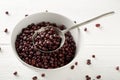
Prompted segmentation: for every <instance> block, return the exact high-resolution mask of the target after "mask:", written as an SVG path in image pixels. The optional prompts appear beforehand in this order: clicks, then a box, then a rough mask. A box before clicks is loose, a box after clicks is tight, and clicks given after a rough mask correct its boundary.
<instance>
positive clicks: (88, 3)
mask: <svg viewBox="0 0 120 80" xmlns="http://www.w3.org/2000/svg"><path fill="white" fill-rule="evenodd" d="M45 10H48V11H50V12H55V13H59V14H62V15H64V16H67V17H69V18H71V19H72V20H73V21H74V20H76V21H77V22H82V21H85V20H87V19H89V18H92V17H94V16H97V15H99V14H101V13H104V12H108V11H113V10H114V11H115V12H116V13H115V14H114V15H112V16H108V17H105V18H103V19H99V20H96V21H94V22H92V23H90V24H88V25H85V26H83V27H82V28H81V31H82V33H83V34H82V36H84V38H82V39H83V41H84V44H83V46H84V48H83V50H82V51H81V53H80V55H79V58H78V59H77V61H78V62H79V65H78V66H77V67H76V68H75V70H73V71H71V70H70V69H69V68H68V69H66V71H65V70H61V71H54V72H52V73H51V72H50V73H46V77H45V78H41V76H40V75H41V73H43V72H44V71H41V72H39V73H38V72H36V71H33V70H31V69H30V68H27V67H26V66H24V65H23V64H21V63H20V62H19V61H18V60H17V59H16V57H15V55H14V53H13V51H12V48H11V45H10V38H11V33H12V30H13V28H14V27H15V25H16V24H17V23H18V22H19V21H20V20H21V19H23V18H24V16H25V14H28V15H30V14H33V13H36V12H43V11H45ZM5 11H9V13H10V16H7V15H5ZM96 23H100V24H101V28H96V27H95V24H96ZM85 27H87V28H88V32H84V28H85ZM5 28H8V31H9V33H8V34H6V33H4V29H5ZM119 35H120V0H0V47H1V48H2V51H1V52H0V80H32V77H33V76H34V75H36V76H38V78H39V80H85V75H87V74H88V75H90V76H91V77H92V79H95V77H96V75H99V74H100V75H102V78H101V80H120V71H116V70H115V67H116V66H120V36H119ZM92 54H95V55H96V59H93V58H91V55H92ZM87 59H91V60H92V65H90V66H88V65H86V60H87ZM14 71H17V72H18V75H19V76H18V77H15V76H14V75H13V72H14ZM44 73H45V72H44Z"/></svg>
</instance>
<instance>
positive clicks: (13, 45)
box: [11, 12, 81, 71]
mask: <svg viewBox="0 0 120 80" xmlns="http://www.w3.org/2000/svg"><path fill="white" fill-rule="evenodd" d="M40 14H54V15H58V16H61V17H64V18H66V19H68V20H69V21H71V22H72V24H75V23H74V21H72V20H71V19H69V18H68V17H66V16H63V15H61V14H58V13H53V12H38V13H34V14H31V15H29V16H27V17H25V18H23V19H22V20H20V21H19V22H18V23H17V24H16V25H15V27H14V28H13V31H12V34H11V46H12V50H13V52H14V54H15V56H16V57H17V59H18V60H19V61H20V62H21V63H22V64H23V65H25V66H27V67H29V68H31V69H34V70H36V71H38V70H59V69H63V68H65V67H67V66H69V65H70V64H71V63H72V62H73V61H74V60H75V58H76V56H77V55H78V53H79V51H78V50H77V51H78V52H77V53H76V54H75V56H74V58H73V59H72V60H71V61H70V62H69V63H68V64H66V65H64V66H61V67H57V68H48V69H45V68H38V67H35V66H32V65H30V64H27V63H26V62H24V61H23V60H22V59H21V58H20V57H19V56H18V54H17V51H16V48H15V44H12V43H13V42H12V40H13V39H12V36H13V34H14V30H15V29H16V28H17V26H18V25H19V24H20V23H21V22H22V21H24V20H25V19H27V18H30V17H32V16H35V15H40ZM77 31H78V34H79V35H78V40H77V42H78V46H77V44H76V46H77V47H78V49H79V47H80V42H81V41H80V36H81V31H80V29H79V28H77Z"/></svg>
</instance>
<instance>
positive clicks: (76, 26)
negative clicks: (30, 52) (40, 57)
mask: <svg viewBox="0 0 120 80" xmlns="http://www.w3.org/2000/svg"><path fill="white" fill-rule="evenodd" d="M113 13H115V12H114V11H111V12H107V13H104V14H101V15H99V16H97V17H94V18H92V19H89V20H87V21H84V22H82V23H79V24H76V25H74V26H72V27H70V28H67V29H65V30H63V31H61V30H60V29H59V28H56V27H54V29H55V30H56V32H57V33H58V34H59V36H60V37H61V38H62V40H61V44H60V46H59V47H58V48H57V49H55V50H52V51H43V50H41V49H39V50H40V51H41V52H45V53H50V52H54V51H57V50H58V49H60V48H61V47H62V46H63V44H64V42H65V33H66V32H68V31H70V30H72V29H75V28H78V27H80V26H83V25H85V24H88V23H90V22H92V21H94V20H97V19H99V18H102V17H104V16H107V15H109V14H113ZM48 27H50V26H47V27H42V28H41V29H39V30H37V31H35V33H34V34H33V36H32V39H33V45H34V38H35V37H36V35H37V33H38V32H41V31H44V30H45V29H46V28H48Z"/></svg>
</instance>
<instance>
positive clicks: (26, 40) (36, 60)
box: [15, 22, 76, 69]
mask: <svg viewBox="0 0 120 80" xmlns="http://www.w3.org/2000/svg"><path fill="white" fill-rule="evenodd" d="M48 25H49V26H52V27H57V28H60V29H61V30H64V29H65V26H64V25H56V24H55V23H50V22H40V23H38V24H34V23H32V24H30V25H28V26H27V27H26V28H23V29H22V31H21V33H20V34H19V35H17V38H16V42H15V46H16V51H17V53H18V56H19V57H20V58H21V59H22V60H23V61H24V62H26V63H27V64H30V65H32V66H35V67H38V68H45V69H48V68H52V69H53V68H58V67H62V66H64V65H66V64H68V63H69V62H70V61H71V60H72V59H73V58H74V56H75V51H76V44H75V42H74V39H73V37H72V35H71V33H70V32H67V33H66V34H65V43H64V45H63V46H62V47H61V48H60V49H59V50H57V51H55V52H51V53H44V52H40V51H39V49H38V48H37V47H36V46H34V45H33V40H32V36H33V34H34V32H35V31H36V30H38V29H40V28H41V27H46V26H48ZM49 37H50V36H49ZM53 41H54V40H53ZM53 47H54V45H53ZM48 50H49V49H48Z"/></svg>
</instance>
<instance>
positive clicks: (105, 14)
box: [63, 11, 115, 33]
mask: <svg viewBox="0 0 120 80" xmlns="http://www.w3.org/2000/svg"><path fill="white" fill-rule="evenodd" d="M113 13H115V12H114V11H111V12H107V13H104V14H101V15H99V16H97V17H94V18H92V19H89V20H87V21H84V22H82V23H79V24H76V25H74V26H72V27H70V28H68V29H66V30H64V31H63V33H66V32H68V31H70V30H72V29H74V28H77V27H80V26H82V25H85V24H88V23H90V22H92V21H94V20H97V19H99V18H102V17H104V16H107V15H109V14H113Z"/></svg>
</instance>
